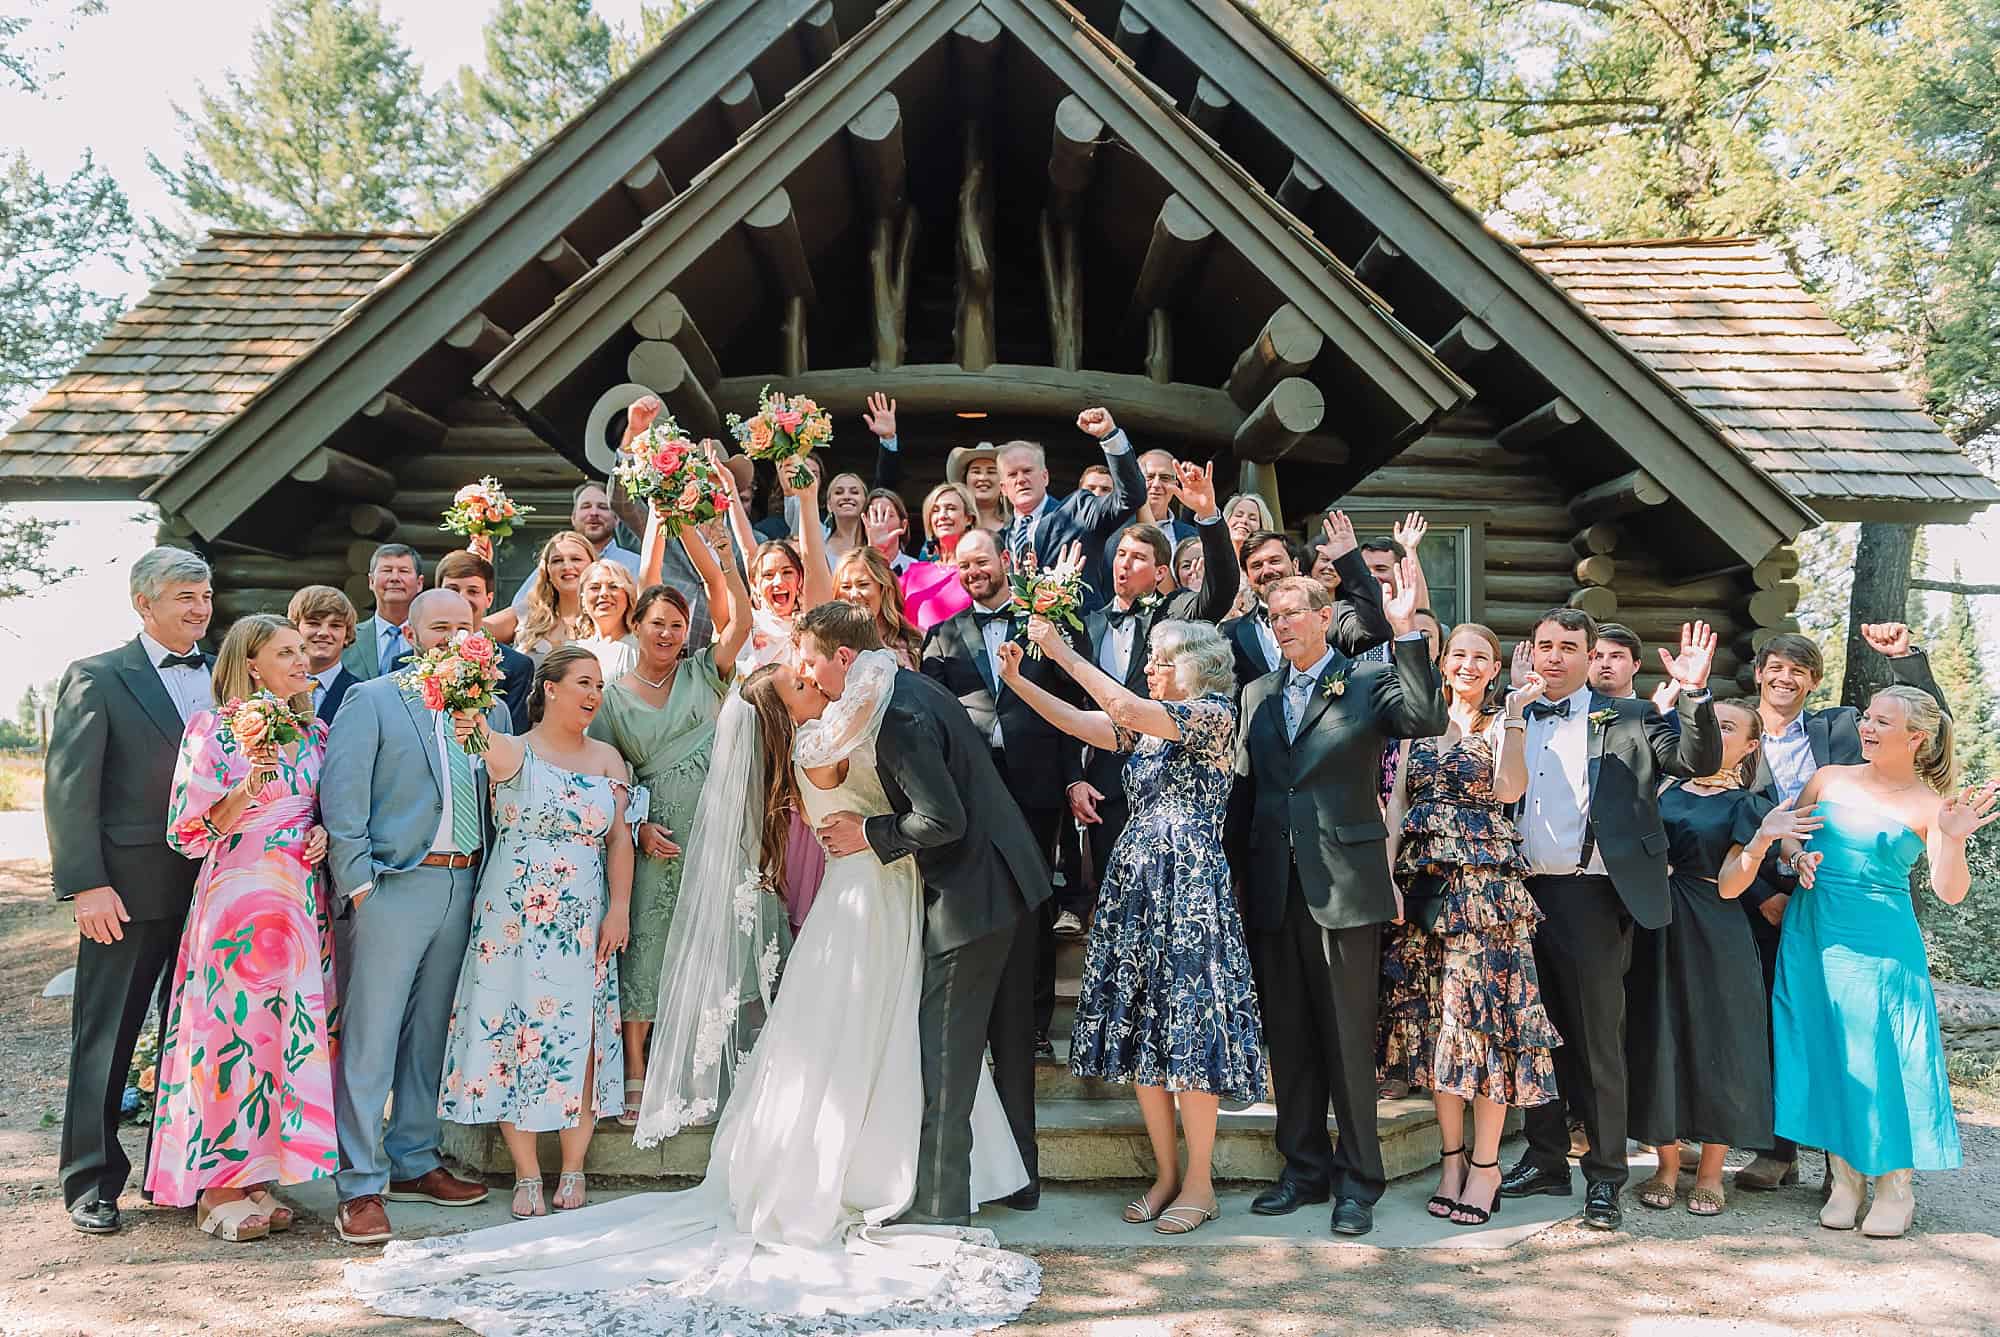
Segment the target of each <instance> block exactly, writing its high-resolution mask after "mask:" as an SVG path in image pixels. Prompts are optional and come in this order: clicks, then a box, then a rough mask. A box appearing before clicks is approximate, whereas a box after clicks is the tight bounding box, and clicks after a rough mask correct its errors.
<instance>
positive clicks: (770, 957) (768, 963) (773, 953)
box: [757, 933, 778, 999]
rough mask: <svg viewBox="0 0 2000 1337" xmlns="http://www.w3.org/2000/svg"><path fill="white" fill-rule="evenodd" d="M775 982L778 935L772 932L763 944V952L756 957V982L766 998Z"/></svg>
mask: <svg viewBox="0 0 2000 1337" xmlns="http://www.w3.org/2000/svg"><path fill="white" fill-rule="evenodd" d="M777 982H778V935H777V934H775V933H773V934H772V935H771V940H770V941H769V942H767V943H765V944H764V951H763V953H762V954H761V955H760V956H758V958H757V984H758V987H759V988H760V989H761V990H762V991H763V994H764V997H765V998H767V999H768V998H769V997H770V996H771V986H772V985H773V984H776V983H777Z"/></svg>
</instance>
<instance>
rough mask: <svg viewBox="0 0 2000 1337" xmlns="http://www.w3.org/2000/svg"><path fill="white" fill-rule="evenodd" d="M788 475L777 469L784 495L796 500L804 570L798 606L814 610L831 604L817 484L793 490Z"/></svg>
mask: <svg viewBox="0 0 2000 1337" xmlns="http://www.w3.org/2000/svg"><path fill="white" fill-rule="evenodd" d="M788 473H790V470H788V469H785V468H783V467H780V468H779V470H778V479H779V483H780V485H781V486H783V487H784V489H785V492H786V494H787V495H788V496H794V497H797V498H798V499H799V560H800V561H802V562H804V563H805V568H806V569H805V571H804V572H802V573H801V575H802V581H801V584H802V596H803V597H802V600H801V602H800V605H799V607H800V609H801V610H804V609H807V608H817V607H819V606H820V605H821V604H823V603H831V602H832V601H833V568H832V567H830V566H828V565H827V563H826V528H825V526H824V525H822V524H821V523H820V518H819V484H818V482H816V481H815V482H808V483H807V484H806V485H805V486H804V487H802V488H799V489H797V490H796V491H795V490H793V488H792V486H791V484H790V482H789V481H788V480H787V479H786V475H787V474H788Z"/></svg>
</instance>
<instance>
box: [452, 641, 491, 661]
mask: <svg viewBox="0 0 2000 1337" xmlns="http://www.w3.org/2000/svg"><path fill="white" fill-rule="evenodd" d="M458 652H459V654H461V655H463V656H465V658H467V659H469V660H471V661H472V662H473V663H475V664H490V663H492V662H493V657H494V655H495V654H497V653H498V652H497V651H496V650H495V649H494V648H493V642H492V641H491V640H489V639H487V638H486V637H484V636H468V637H466V638H465V639H464V640H462V641H460V642H459V643H458Z"/></svg>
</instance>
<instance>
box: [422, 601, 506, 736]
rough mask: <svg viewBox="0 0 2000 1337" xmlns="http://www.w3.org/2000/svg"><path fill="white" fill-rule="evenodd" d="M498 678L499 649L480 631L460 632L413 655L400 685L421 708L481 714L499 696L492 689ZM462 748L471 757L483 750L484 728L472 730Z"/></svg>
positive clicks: (491, 705)
mask: <svg viewBox="0 0 2000 1337" xmlns="http://www.w3.org/2000/svg"><path fill="white" fill-rule="evenodd" d="M500 680H501V672H500V651H499V650H498V649H497V648H496V647H495V646H494V644H493V641H492V638H491V637H489V636H487V634H486V633H485V632H483V631H461V632H459V633H458V635H456V636H454V637H453V638H452V639H451V642H450V643H449V644H447V645H440V646H437V647H435V648H434V649H430V650H425V651H423V652H422V653H421V654H418V655H416V656H415V657H414V658H412V659H411V660H410V667H409V668H407V669H405V670H404V671H403V683H404V685H405V686H408V687H412V688H414V689H415V690H416V692H417V695H418V696H420V697H421V698H422V699H423V703H424V709H426V710H444V711H450V712H451V713H453V714H457V713H458V712H460V711H466V710H469V711H473V712H475V713H476V714H479V715H482V716H483V715H485V713H486V712H487V711H489V710H491V709H493V706H494V703H495V702H496V701H497V700H498V699H499V698H498V697H497V696H496V695H495V691H494V689H495V688H497V687H499V685H500ZM465 750H466V751H467V752H468V753H470V754H471V755H473V756H475V757H476V756H478V755H479V754H480V753H482V752H484V751H485V750H486V731H485V730H484V729H475V730H474V731H473V732H472V734H471V736H470V737H468V738H467V739H466V740H465Z"/></svg>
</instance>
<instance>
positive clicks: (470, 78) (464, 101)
mask: <svg viewBox="0 0 2000 1337" xmlns="http://www.w3.org/2000/svg"><path fill="white" fill-rule="evenodd" d="M641 13H642V18H643V14H644V11H643V10H642V12H641ZM485 38H486V66H485V68H484V69H483V70H475V69H472V68H471V67H469V66H468V67H466V68H464V69H461V70H460V71H459V72H458V88H457V90H456V94H455V97H454V98H453V104H454V105H453V106H452V108H451V112H452V114H453V115H454V117H455V118H457V119H458V120H459V122H460V125H461V130H462V133H463V134H464V135H465V137H466V141H467V143H468V146H469V149H470V152H471V154H472V160H473V161H476V162H477V163H479V165H480V171H481V175H482V178H483V181H482V184H491V183H492V182H494V181H498V180H499V179H500V178H501V177H503V176H505V175H506V174H507V173H508V171H510V170H511V169H512V168H513V167H514V166H515V165H516V164H518V163H519V162H521V160H522V159H524V158H526V157H527V156H528V155H529V154H531V153H533V152H534V151H535V150H536V149H537V148H539V147H540V146H541V145H542V144H543V143H544V142H545V141H546V140H547V139H548V138H549V137H550V136H551V135H553V134H555V132H556V131H557V130H559V129H561V128H562V127H563V125H564V124H566V123H567V122H568V121H569V119H570V118H571V117H573V116H574V115H576V113H577V112H579V111H581V110H582V109H583V108H584V107H585V106H586V105H588V104H589V102H590V100H591V99H592V98H594V97H596V96H597V94H598V93H599V92H600V91H602V90H603V88H604V86H605V85H606V84H608V83H610V82H611V58H612V48H613V45H614V37H613V34H612V31H611V27H610V25H609V24H607V23H605V21H604V20H603V19H602V18H600V17H598V15H597V12H596V11H595V10H594V9H593V8H592V6H591V0H501V4H500V8H499V9H498V10H497V11H495V13H494V15H493V17H492V18H490V19H488V20H487V21H486V28H485Z"/></svg>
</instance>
